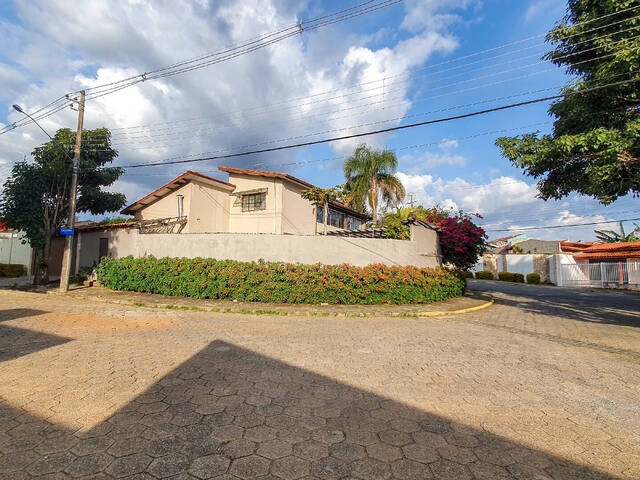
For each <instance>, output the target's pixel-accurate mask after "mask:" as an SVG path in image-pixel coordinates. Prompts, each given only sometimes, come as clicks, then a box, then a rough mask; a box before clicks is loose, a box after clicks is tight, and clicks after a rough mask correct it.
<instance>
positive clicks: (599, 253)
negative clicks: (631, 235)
mask: <svg viewBox="0 0 640 480" xmlns="http://www.w3.org/2000/svg"><path fill="white" fill-rule="evenodd" d="M575 258H576V260H624V259H626V258H640V242H619V243H597V244H594V245H592V246H591V247H589V248H586V249H584V250H583V251H582V254H580V255H577V256H576V257H575Z"/></svg>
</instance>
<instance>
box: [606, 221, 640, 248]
mask: <svg viewBox="0 0 640 480" xmlns="http://www.w3.org/2000/svg"><path fill="white" fill-rule="evenodd" d="M633 226H634V227H635V228H634V229H633V231H631V232H630V233H628V234H627V233H625V231H624V226H623V225H622V222H620V232H619V233H618V232H616V231H614V230H596V231H595V233H596V238H597V239H598V240H600V241H602V242H606V243H618V242H638V241H640V225H638V224H637V223H635V222H634V224H633Z"/></svg>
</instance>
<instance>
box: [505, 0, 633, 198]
mask: <svg viewBox="0 0 640 480" xmlns="http://www.w3.org/2000/svg"><path fill="white" fill-rule="evenodd" d="M636 4H637V0H569V8H568V14H567V16H566V17H565V18H564V19H563V20H562V22H561V23H560V24H559V25H558V26H557V27H555V28H554V29H553V30H551V31H550V32H549V33H548V34H547V41H549V42H550V43H552V44H554V46H555V48H554V50H552V51H551V52H549V53H548V54H547V55H546V56H545V59H547V60H550V61H551V62H553V63H554V64H556V65H558V66H562V67H565V68H566V70H567V72H568V73H569V74H572V75H577V76H578V80H577V81H576V82H573V83H571V84H570V85H568V86H567V87H565V89H564V91H563V98H562V99H560V100H558V101H557V102H555V103H553V104H552V105H551V107H550V108H549V114H550V115H552V116H554V117H555V122H554V125H553V133H552V134H549V135H542V136H540V135H539V134H538V133H530V134H526V135H521V136H516V137H503V138H499V139H498V140H497V141H496V145H498V147H500V149H501V150H502V154H503V155H504V156H505V157H506V158H508V159H509V160H510V161H511V162H512V163H513V164H514V165H516V166H518V167H520V168H522V169H523V170H524V171H525V173H526V174H527V175H530V176H532V177H534V178H536V179H538V180H539V182H538V190H539V196H540V197H541V198H543V199H545V200H548V199H550V198H553V199H560V198H563V197H565V196H567V195H568V194H570V193H571V192H579V193H581V194H583V195H587V196H591V197H594V198H597V199H598V200H599V201H600V202H602V203H603V204H609V203H611V202H613V201H615V200H616V199H617V198H619V197H621V196H624V195H626V194H628V193H633V194H634V195H637V194H638V193H639V192H640V108H639V103H640V100H639V99H640V83H639V82H637V79H638V77H639V76H640V38H639V37H638V27H640V20H639V19H638V16H637V13H638V11H637V10H628V11H625V10H626V9H628V8H629V7H632V6H634V5H636ZM616 12H619V13H616ZM602 16H606V17H605V18H602V19H599V20H595V19H596V18H599V17H602ZM592 20H593V21H592ZM585 22H587V23H585ZM625 80H629V82H626V83H621V84H618V85H615V86H611V87H605V88H601V89H597V90H595V91H590V92H587V93H580V92H582V91H585V90H588V89H592V88H597V87H601V86H604V85H607V84H610V83H616V82H624V81H625ZM632 80H636V81H632Z"/></svg>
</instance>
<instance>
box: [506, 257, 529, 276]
mask: <svg viewBox="0 0 640 480" xmlns="http://www.w3.org/2000/svg"><path fill="white" fill-rule="evenodd" d="M502 258H503V261H505V262H506V267H507V268H506V271H507V272H511V273H521V274H523V275H524V276H525V278H526V277H527V275H528V274H530V273H532V272H534V268H533V255H530V254H524V255H503V256H502Z"/></svg>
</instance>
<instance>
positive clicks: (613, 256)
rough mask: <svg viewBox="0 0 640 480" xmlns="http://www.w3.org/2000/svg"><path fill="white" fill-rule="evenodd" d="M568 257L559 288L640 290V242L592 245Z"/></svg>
mask: <svg viewBox="0 0 640 480" xmlns="http://www.w3.org/2000/svg"><path fill="white" fill-rule="evenodd" d="M584 245H587V244H584ZM569 248H571V247H569ZM564 257H567V258H564V259H559V260H560V262H558V263H559V265H558V275H557V276H558V279H559V282H558V285H563V286H573V287H585V286H586V287H609V288H632V289H638V288H640V242H619V243H592V244H591V245H587V246H581V247H580V248H578V249H577V250H576V252H575V253H572V254H569V255H565V256H564ZM560 263H562V264H560Z"/></svg>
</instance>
